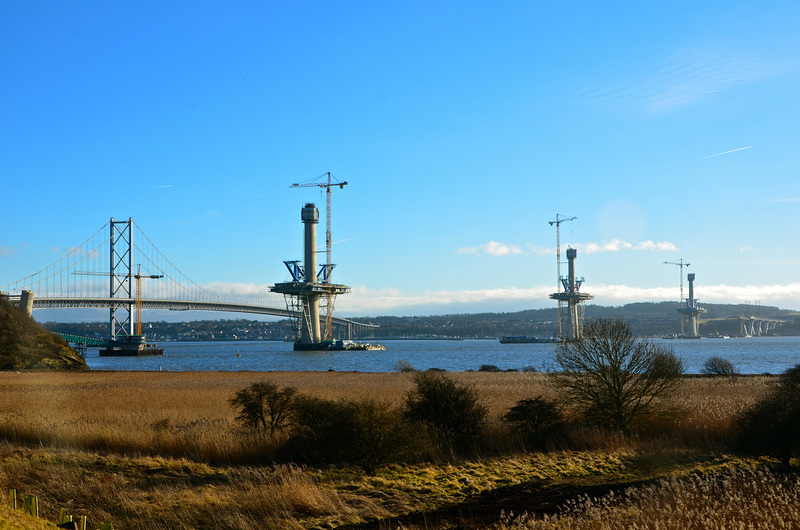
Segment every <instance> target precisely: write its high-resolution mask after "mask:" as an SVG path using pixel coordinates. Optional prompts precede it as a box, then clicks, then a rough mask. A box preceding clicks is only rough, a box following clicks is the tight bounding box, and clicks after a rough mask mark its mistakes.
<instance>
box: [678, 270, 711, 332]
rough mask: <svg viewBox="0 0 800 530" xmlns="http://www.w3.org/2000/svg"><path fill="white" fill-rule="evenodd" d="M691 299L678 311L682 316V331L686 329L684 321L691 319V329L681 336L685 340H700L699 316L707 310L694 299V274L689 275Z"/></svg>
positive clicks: (684, 302)
mask: <svg viewBox="0 0 800 530" xmlns="http://www.w3.org/2000/svg"><path fill="white" fill-rule="evenodd" d="M687 278H688V280H689V298H687V299H685V300H684V301H683V305H682V306H681V307H680V308H679V309H678V312H679V313H680V314H681V329H685V326H684V322H683V321H684V319H685V318H686V317H687V316H688V317H689V329H688V330H687V331H686V332H685V333H684V334H682V335H681V338H684V339H699V338H700V333H699V331H698V327H697V316H698V315H699V314H700V313H703V312H705V309H703V308H702V307H698V306H697V299H696V298H695V297H694V273H693V272H692V273H689V275H688V276H687Z"/></svg>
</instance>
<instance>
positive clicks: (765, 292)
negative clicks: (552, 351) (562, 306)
mask: <svg viewBox="0 0 800 530" xmlns="http://www.w3.org/2000/svg"><path fill="white" fill-rule="evenodd" d="M582 290H583V291H585V292H587V293H588V294H591V295H592V296H593V297H594V299H593V300H592V301H591V302H589V303H593V304H597V305H607V306H609V305H624V304H628V303H633V302H663V301H672V300H675V301H677V300H678V298H679V297H680V290H679V289H678V288H677V287H674V286H670V287H635V286H629V285H606V284H597V285H595V284H592V285H588V284H585V285H584V288H583V289H582ZM553 291H554V287H553V286H543V285H539V286H535V287H530V288H520V287H510V288H497V289H476V290H463V291H428V292H423V293H406V292H403V291H401V290H399V289H379V290H372V289H369V288H367V287H364V286H360V287H357V288H354V289H353V291H352V293H351V294H349V295H347V296H342V297H339V298H338V299H337V302H336V310H337V312H339V313H342V312H344V313H347V314H349V315H388V314H407V313H408V310H409V309H412V308H413V310H414V312H415V314H442V313H459V312H480V311H517V310H520V309H521V308H525V309H537V308H546V307H555V302H554V301H553V300H550V298H549V297H550V294H551V293H552V292H553ZM687 294H688V291H684V296H686V295H687ZM696 296H697V297H698V298H699V305H700V306H701V307H702V305H703V302H706V303H718V304H739V303H743V302H747V301H750V302H752V301H754V300H757V301H759V302H760V303H761V304H762V305H776V306H778V307H782V308H789V309H796V308H797V309H800V282H798V283H791V284H787V285H742V286H731V285H703V286H702V287H701V288H699V289H697V292H696ZM482 306H483V307H482ZM504 307H505V309H503V308H504ZM498 308H499V309H498Z"/></svg>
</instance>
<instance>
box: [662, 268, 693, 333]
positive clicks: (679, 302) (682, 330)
mask: <svg viewBox="0 0 800 530" xmlns="http://www.w3.org/2000/svg"><path fill="white" fill-rule="evenodd" d="M664 264H665V265H676V266H677V267H678V269H679V272H678V274H680V276H681V278H680V280H681V299H680V300H678V305H679V306H680V305H681V304H682V303H683V268H684V267H688V266H689V264H688V263H685V262H684V261H683V258H680V260H679V261H665V262H664ZM683 334H684V326H683V316H681V336H682V335H683Z"/></svg>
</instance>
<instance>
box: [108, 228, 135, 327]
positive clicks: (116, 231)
mask: <svg viewBox="0 0 800 530" xmlns="http://www.w3.org/2000/svg"><path fill="white" fill-rule="evenodd" d="M108 224H109V226H110V227H111V238H110V239H109V241H110V242H111V251H110V252H109V255H110V256H111V269H110V271H109V290H110V292H109V298H112V299H114V298H118V299H120V302H119V303H113V302H112V304H111V309H110V310H109V330H110V337H111V340H117V335H122V336H125V337H130V336H132V335H133V334H134V333H133V289H132V285H133V284H132V278H133V218H132V217H129V218H128V220H127V221H115V220H114V218H113V217H112V218H111V221H110V222H109V223H108ZM123 300H124V301H123Z"/></svg>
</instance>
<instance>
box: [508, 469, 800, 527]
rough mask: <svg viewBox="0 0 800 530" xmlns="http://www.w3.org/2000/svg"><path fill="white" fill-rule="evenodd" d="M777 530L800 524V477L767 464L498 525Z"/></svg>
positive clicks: (677, 480)
mask: <svg viewBox="0 0 800 530" xmlns="http://www.w3.org/2000/svg"><path fill="white" fill-rule="evenodd" d="M572 528H576V529H577V528H581V529H589V530H612V529H613V530H618V529H623V528H636V529H673V528H674V529H681V530H691V529H698V530H701V529H702V530H705V529H708V528H715V529H720V530H726V529H731V530H738V529H742V528H747V529H752V530H761V529H763V530H772V529H775V528H800V478H798V477H797V475H795V474H781V473H776V472H774V471H771V470H769V469H767V468H738V469H735V468H734V469H729V470H727V471H724V472H721V473H715V474H711V475H705V476H689V477H671V478H669V479H665V480H662V481H660V482H658V483H657V484H653V485H649V486H643V487H639V488H632V489H630V490H628V491H626V492H625V493H624V494H623V495H617V496H615V495H613V494H609V495H608V496H606V497H603V498H600V499H590V498H583V499H578V500H576V501H573V502H570V503H568V504H567V505H566V506H565V507H564V508H563V511H562V513H560V514H558V515H555V516H548V515H545V516H544V517H541V518H532V517H530V516H528V515H522V516H519V517H514V516H513V515H510V516H506V517H505V518H504V520H503V521H502V522H501V523H500V524H498V525H496V526H495V529H496V530H511V529H517V530H537V529H564V530H568V529H572Z"/></svg>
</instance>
